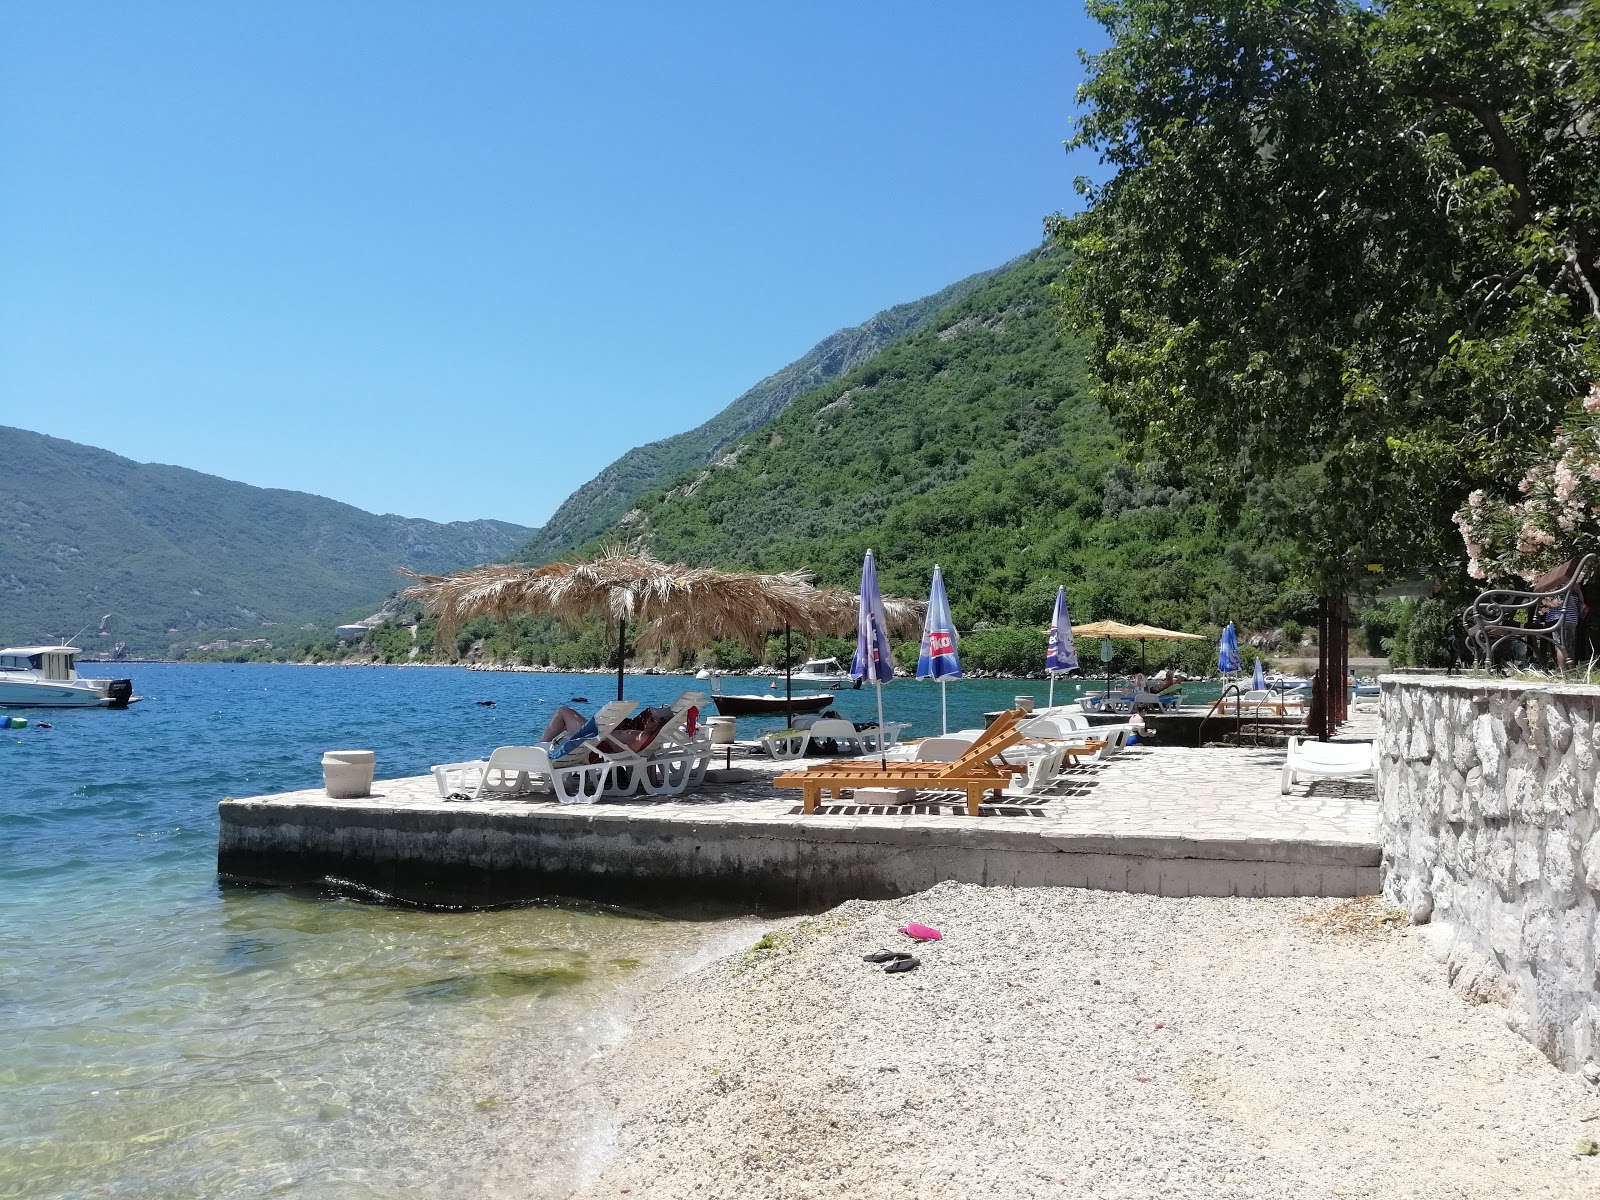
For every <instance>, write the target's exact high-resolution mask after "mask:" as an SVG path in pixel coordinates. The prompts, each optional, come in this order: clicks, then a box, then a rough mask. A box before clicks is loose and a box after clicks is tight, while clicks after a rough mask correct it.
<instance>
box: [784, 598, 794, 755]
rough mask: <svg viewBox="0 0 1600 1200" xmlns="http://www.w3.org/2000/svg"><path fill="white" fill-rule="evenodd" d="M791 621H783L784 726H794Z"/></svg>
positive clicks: (789, 727)
mask: <svg viewBox="0 0 1600 1200" xmlns="http://www.w3.org/2000/svg"><path fill="white" fill-rule="evenodd" d="M789 634H790V627H789V622H787V621H785V622H784V623H783V727H784V728H785V729H793V728H794V695H793V690H792V689H793V688H794V681H793V678H792V677H793V675H794V667H793V665H792V664H793V662H794V655H793V654H792V653H790V650H789Z"/></svg>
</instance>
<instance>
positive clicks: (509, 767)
mask: <svg viewBox="0 0 1600 1200" xmlns="http://www.w3.org/2000/svg"><path fill="white" fill-rule="evenodd" d="M638 707H639V706H638V704H636V703H635V702H634V701H632V700H613V701H611V702H610V703H609V704H603V705H601V706H600V711H599V712H597V713H595V715H594V723H595V727H596V728H597V729H598V730H599V733H598V734H597V735H596V738H603V737H606V736H607V735H609V734H610V733H611V732H612V731H613V730H614V729H616V727H617V725H618V724H619V723H620V722H621V721H623V720H624V719H626V718H627V717H628V715H629V714H630V713H632V712H633V710H634V709H636V708H638ZM593 751H594V745H593V740H591V741H586V742H584V743H583V745H581V746H579V747H578V748H577V749H576V750H574V751H572V752H571V753H570V754H567V755H566V756H564V757H562V758H554V759H553V758H551V757H550V752H549V751H548V750H546V749H545V748H544V747H543V746H501V747H499V748H498V749H496V750H495V751H494V752H493V753H492V754H490V755H489V757H488V758H487V759H482V758H479V759H475V760H473V761H472V762H459V763H443V764H440V765H439V766H436V767H434V768H433V781H434V786H436V787H437V788H438V789H439V795H440V796H441V797H443V798H445V799H448V798H449V797H451V796H470V797H471V798H472V799H474V800H480V799H482V798H483V797H484V796H485V795H486V794H488V793H491V792H500V793H508V794H511V795H520V794H522V793H525V792H531V791H543V790H546V789H548V790H549V791H550V792H551V793H553V794H554V795H555V797H556V798H557V799H558V800H561V801H562V802H563V803H566V804H593V803H594V802H595V801H596V800H597V799H599V797H600V795H601V793H602V792H603V791H604V789H605V787H606V784H607V782H608V781H609V778H610V771H609V764H592V763H590V762H589V759H590V756H591V755H592V753H593ZM602 765H604V766H607V768H608V769H607V770H606V771H605V772H604V773H603V774H602V773H601V772H599V771H598V770H597V768H598V767H599V766H602Z"/></svg>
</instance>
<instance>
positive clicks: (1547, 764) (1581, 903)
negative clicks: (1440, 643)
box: [1378, 676, 1600, 1079]
mask: <svg viewBox="0 0 1600 1200" xmlns="http://www.w3.org/2000/svg"><path fill="white" fill-rule="evenodd" d="M1381 684H1382V699H1381V700H1380V702H1379V712H1380V715H1381V717H1382V722H1383V733H1382V735H1381V737H1380V739H1379V742H1378V795H1379V797H1380V800H1381V804H1382V811H1381V818H1380V826H1381V838H1382V842H1383V872H1384V893H1385V895H1386V896H1388V898H1389V899H1390V900H1391V902H1393V903H1395V904H1397V905H1399V906H1400V907H1401V908H1403V909H1405V910H1406V911H1407V912H1408V913H1409V914H1410V916H1411V919H1412V920H1413V921H1414V922H1416V923H1418V924H1423V923H1431V925H1432V926H1433V928H1431V929H1430V930H1429V931H1428V937H1429V941H1430V943H1431V944H1432V946H1433V947H1434V950H1435V952H1436V953H1437V954H1438V955H1439V956H1440V957H1441V958H1443V959H1444V960H1445V962H1446V963H1447V966H1448V970H1449V973H1450V978H1451V982H1452V983H1453V984H1455V985H1456V987H1457V988H1458V989H1459V990H1461V991H1462V992H1463V993H1465V994H1466V995H1467V996H1468V997H1469V998H1471V999H1475V1000H1479V1001H1486V1000H1493V1001H1497V1002H1500V1003H1503V1004H1505V1005H1506V1007H1507V1009H1508V1016H1507V1022H1508V1024H1510V1025H1511V1027H1512V1028H1513V1029H1516V1030H1517V1031H1518V1032H1520V1033H1521V1034H1522V1035H1523V1036H1524V1037H1526V1038H1528V1040H1529V1041H1531V1042H1533V1043H1534V1044H1535V1045H1536V1046H1538V1047H1539V1049H1540V1050H1542V1051H1543V1052H1544V1053H1545V1054H1546V1055H1548V1056H1549V1058H1550V1059H1551V1060H1552V1061H1553V1062H1555V1063H1556V1064H1557V1065H1559V1066H1561V1067H1562V1068H1563V1069H1565V1070H1569V1071H1573V1070H1580V1069H1581V1070H1585V1072H1586V1073H1587V1074H1589V1075H1591V1076H1593V1077H1595V1078H1597V1079H1600V1066H1597V1065H1596V1063H1597V1060H1600V976H1597V973H1596V972H1597V967H1600V943H1597V939H1600V926H1597V924H1596V913H1597V911H1600V818H1597V815H1596V806H1595V786H1596V769H1595V768H1596V759H1597V757H1600V723H1597V720H1596V717H1597V713H1600V687H1590V686H1583V685H1567V684H1534V683H1525V682H1515V681H1501V680H1491V679H1478V678H1471V677H1442V676H1420V677H1419V676H1385V677H1384V678H1383V679H1382V680H1381Z"/></svg>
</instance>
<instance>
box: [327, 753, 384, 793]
mask: <svg viewBox="0 0 1600 1200" xmlns="http://www.w3.org/2000/svg"><path fill="white" fill-rule="evenodd" d="M377 766H378V755H377V752H376V751H373V750H329V751H328V752H327V753H326V754H324V755H323V756H322V786H323V790H324V791H326V792H327V793H328V798H329V799H330V800H360V799H361V798H362V797H364V796H370V795H372V774H373V772H374V771H375V770H377Z"/></svg>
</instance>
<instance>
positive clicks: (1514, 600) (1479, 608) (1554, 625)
mask: <svg viewBox="0 0 1600 1200" xmlns="http://www.w3.org/2000/svg"><path fill="white" fill-rule="evenodd" d="M1594 561H1595V556H1594V555H1592V554H1585V555H1584V556H1583V557H1582V558H1581V559H1579V560H1578V565H1577V566H1576V567H1574V568H1573V570H1572V573H1571V574H1570V575H1568V576H1567V582H1566V583H1565V584H1563V585H1562V586H1561V587H1559V588H1556V589H1555V590H1554V591H1548V592H1516V591H1510V590H1508V589H1505V588H1496V589H1493V590H1491V591H1487V592H1484V593H1482V594H1481V595H1479V596H1478V598H1477V599H1476V600H1474V601H1473V602H1472V603H1471V604H1469V605H1467V607H1466V610H1465V611H1464V612H1463V613H1462V614H1461V615H1462V619H1463V622H1464V623H1465V625H1466V634H1467V646H1468V648H1469V649H1470V650H1471V652H1472V658H1473V661H1474V662H1475V663H1477V664H1479V665H1481V666H1493V665H1494V662H1495V655H1496V653H1497V652H1498V651H1499V650H1500V648H1501V647H1502V646H1503V645H1505V643H1506V642H1509V641H1513V640H1517V641H1521V642H1522V643H1523V644H1524V645H1528V646H1529V648H1530V649H1531V648H1532V647H1531V643H1532V642H1534V641H1546V642H1549V643H1550V645H1551V646H1552V647H1554V648H1555V649H1557V650H1560V651H1561V652H1562V653H1563V654H1566V655H1567V656H1568V657H1571V655H1572V653H1573V651H1574V649H1575V647H1573V646H1569V645H1567V644H1566V639H1567V636H1568V631H1567V626H1566V625H1565V623H1564V622H1563V620H1562V615H1563V613H1564V611H1565V609H1566V604H1567V597H1568V596H1570V595H1572V593H1573V591H1574V590H1575V589H1577V588H1580V587H1581V586H1582V585H1583V580H1584V578H1585V577H1586V576H1587V575H1588V573H1589V570H1590V568H1591V567H1593V566H1594ZM1519 618H1520V619H1519Z"/></svg>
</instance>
